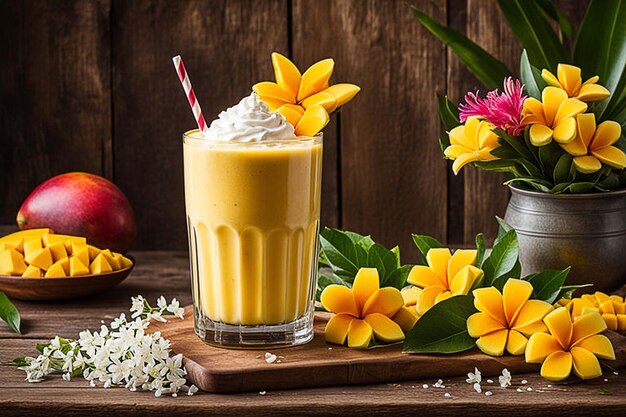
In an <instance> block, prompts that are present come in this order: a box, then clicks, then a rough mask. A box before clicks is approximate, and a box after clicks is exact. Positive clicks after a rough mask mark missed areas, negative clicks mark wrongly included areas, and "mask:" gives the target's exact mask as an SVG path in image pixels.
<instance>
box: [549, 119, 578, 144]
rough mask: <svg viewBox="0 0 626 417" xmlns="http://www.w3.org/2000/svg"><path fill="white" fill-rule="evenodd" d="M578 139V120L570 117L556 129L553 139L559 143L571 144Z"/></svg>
mask: <svg viewBox="0 0 626 417" xmlns="http://www.w3.org/2000/svg"><path fill="white" fill-rule="evenodd" d="M575 138H576V119H574V118H573V117H570V118H569V119H565V120H563V121H562V122H561V123H559V124H558V125H556V126H555V127H554V131H553V133H552V139H554V140H555V141H556V142H558V143H569V142H571V141H573V140H574V139H575Z"/></svg>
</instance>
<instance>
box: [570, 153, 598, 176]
mask: <svg viewBox="0 0 626 417" xmlns="http://www.w3.org/2000/svg"><path fill="white" fill-rule="evenodd" d="M574 167H575V168H576V170H577V171H578V172H582V173H583V174H592V173H594V172H596V171H598V170H599V169H600V168H602V164H601V163H600V161H599V160H598V158H596V157H595V156H592V155H585V156H576V157H574Z"/></svg>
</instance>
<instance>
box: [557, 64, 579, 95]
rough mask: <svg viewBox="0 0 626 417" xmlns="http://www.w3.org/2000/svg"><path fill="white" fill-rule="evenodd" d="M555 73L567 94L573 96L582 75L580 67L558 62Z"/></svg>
mask: <svg viewBox="0 0 626 417" xmlns="http://www.w3.org/2000/svg"><path fill="white" fill-rule="evenodd" d="M557 75H558V78H559V82H560V83H561V86H562V87H563V89H564V90H565V91H567V95H569V96H570V97H572V96H574V95H575V94H576V92H577V91H578V89H579V88H580V86H581V84H582V77H581V75H580V68H578V67H575V66H574V65H568V64H559V65H558V66H557Z"/></svg>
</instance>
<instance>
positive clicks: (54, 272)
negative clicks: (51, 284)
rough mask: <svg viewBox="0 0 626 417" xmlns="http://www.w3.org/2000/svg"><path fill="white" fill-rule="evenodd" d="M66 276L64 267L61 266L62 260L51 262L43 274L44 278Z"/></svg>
mask: <svg viewBox="0 0 626 417" xmlns="http://www.w3.org/2000/svg"><path fill="white" fill-rule="evenodd" d="M66 276H67V272H65V268H63V264H62V261H58V262H55V263H54V264H52V266H51V267H50V268H48V270H47V271H46V274H45V275H44V277H45V278H64V277H66Z"/></svg>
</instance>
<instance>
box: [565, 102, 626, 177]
mask: <svg viewBox="0 0 626 417" xmlns="http://www.w3.org/2000/svg"><path fill="white" fill-rule="evenodd" d="M576 125H577V129H576V137H575V139H574V140H573V141H571V142H569V143H561V144H560V145H561V147H562V148H563V149H565V151H566V152H567V153H569V154H570V155H572V156H573V157H574V166H575V167H576V170H578V171H579V172H581V173H583V174H591V173H593V172H596V171H598V170H599V169H600V168H602V163H605V164H607V165H608V166H610V167H612V168H616V169H624V167H626V154H625V153H624V151H622V150H621V149H619V148H617V147H615V146H612V145H613V144H614V143H615V142H617V141H618V140H619V138H620V136H621V135H622V127H621V126H620V125H619V123H617V122H614V121H613V120H606V121H604V122H602V123H600V124H599V125H598V126H597V127H596V116H595V115H594V114H593V113H583V114H579V115H577V116H576Z"/></svg>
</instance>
